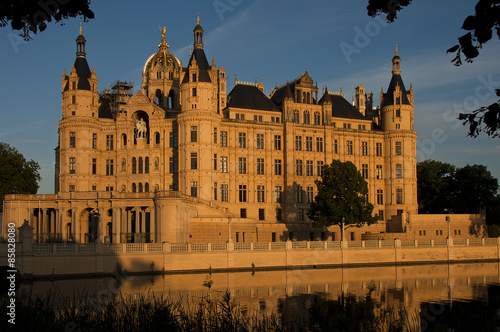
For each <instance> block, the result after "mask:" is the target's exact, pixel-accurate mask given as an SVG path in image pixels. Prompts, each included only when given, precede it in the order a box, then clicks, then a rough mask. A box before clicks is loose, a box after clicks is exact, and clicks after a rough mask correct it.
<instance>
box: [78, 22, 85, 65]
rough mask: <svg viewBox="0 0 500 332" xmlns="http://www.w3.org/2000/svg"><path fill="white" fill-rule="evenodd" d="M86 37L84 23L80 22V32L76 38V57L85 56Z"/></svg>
mask: <svg viewBox="0 0 500 332" xmlns="http://www.w3.org/2000/svg"><path fill="white" fill-rule="evenodd" d="M86 41H87V40H85V37H83V34H82V24H81V23H80V34H79V35H78V37H77V38H76V57H77V58H85V43H86Z"/></svg>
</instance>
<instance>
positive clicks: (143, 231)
mask: <svg viewBox="0 0 500 332" xmlns="http://www.w3.org/2000/svg"><path fill="white" fill-rule="evenodd" d="M140 212H141V228H140V230H139V233H141V243H142V242H143V241H142V235H143V234H144V236H146V209H140Z"/></svg>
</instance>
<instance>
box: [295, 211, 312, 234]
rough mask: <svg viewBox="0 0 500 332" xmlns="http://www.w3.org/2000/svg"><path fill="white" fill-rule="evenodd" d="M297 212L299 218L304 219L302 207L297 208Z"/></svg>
mask: <svg viewBox="0 0 500 332" xmlns="http://www.w3.org/2000/svg"><path fill="white" fill-rule="evenodd" d="M297 214H298V217H299V220H304V209H299V212H298V213H297ZM311 234H313V233H311ZM311 241H312V240H311Z"/></svg>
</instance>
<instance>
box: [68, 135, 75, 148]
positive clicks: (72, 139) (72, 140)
mask: <svg viewBox="0 0 500 332" xmlns="http://www.w3.org/2000/svg"><path fill="white" fill-rule="evenodd" d="M75 146H76V133H75V132H71V133H69V147H70V148H74V147H75Z"/></svg>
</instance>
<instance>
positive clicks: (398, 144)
mask: <svg viewBox="0 0 500 332" xmlns="http://www.w3.org/2000/svg"><path fill="white" fill-rule="evenodd" d="M395 153H396V156H400V155H401V142H396V149H395Z"/></svg>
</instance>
